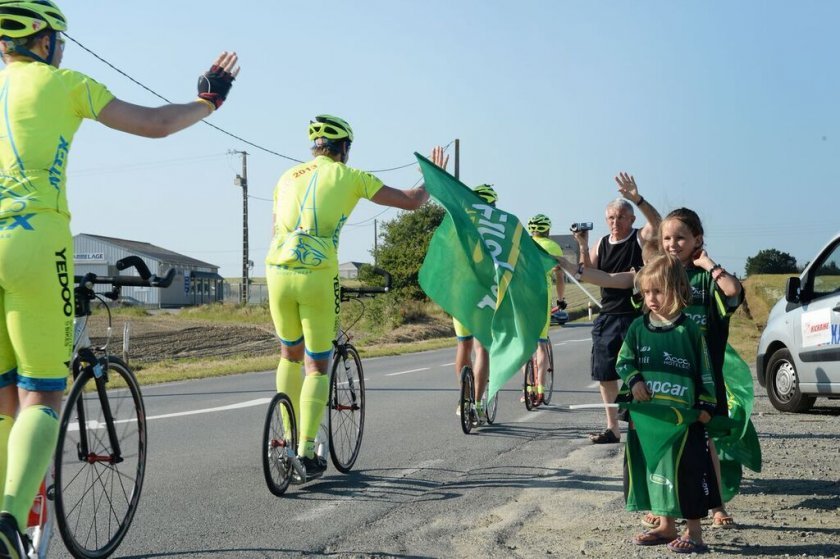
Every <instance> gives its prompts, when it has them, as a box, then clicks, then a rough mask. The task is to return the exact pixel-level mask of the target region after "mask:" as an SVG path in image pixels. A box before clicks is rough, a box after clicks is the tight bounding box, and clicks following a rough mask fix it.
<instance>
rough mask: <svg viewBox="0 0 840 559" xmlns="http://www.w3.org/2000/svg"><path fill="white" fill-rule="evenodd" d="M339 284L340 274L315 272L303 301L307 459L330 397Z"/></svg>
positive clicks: (302, 448)
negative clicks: (331, 361)
mask: <svg viewBox="0 0 840 559" xmlns="http://www.w3.org/2000/svg"><path fill="white" fill-rule="evenodd" d="M339 285H340V284H339V281H338V273H337V271H334V270H317V271H314V272H313V273H312V274H311V275H310V276H309V277H308V278H307V283H306V298H305V299H303V298H301V299H300V318H301V327H302V329H303V338H304V344H305V345H306V377H305V378H304V380H303V387H302V389H301V397H300V426H299V433H300V435H299V436H300V439H299V441H298V454H299V455H300V456H305V457H307V458H313V457H314V456H315V437H316V436H317V435H318V428H319V427H320V425H321V419H322V418H323V416H324V410H325V409H326V406H327V399H328V398H329V392H330V379H329V375H328V371H329V363H330V357H331V356H332V350H333V341H334V340H335V337H336V335H337V333H338V319H339V311H340V296H339Z"/></svg>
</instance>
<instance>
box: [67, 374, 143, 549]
mask: <svg viewBox="0 0 840 559" xmlns="http://www.w3.org/2000/svg"><path fill="white" fill-rule="evenodd" d="M116 380H120V381H122V383H124V384H125V385H126V387H127V388H122V387H121V386H115V384H122V383H116V382H115V381H116ZM94 387H95V388H94ZM114 442H116V443H117V444H116V448H115V445H114ZM145 471H146V411H145V409H144V407H143V397H142V395H141V394H140V386H139V385H138V384H137V380H136V379H135V378H134V374H133V373H132V372H131V370H130V369H129V368H128V365H126V364H125V363H124V362H123V361H122V360H120V359H118V358H116V357H108V371H107V373H106V374H104V375H102V376H101V377H100V378H99V379H96V378H94V374H93V371H92V369H91V368H87V369H85V370H83V371H82V372H81V373H80V374H79V376H78V377H77V379H76V380H75V382H74V385H73V389H72V390H71V391H70V395H69V396H68V397H67V401H66V403H65V408H64V412H63V413H62V414H61V423H60V427H59V433H58V446H57V448H56V453H55V516H56V522H57V524H58V529H59V531H60V532H61V537H62V539H63V540H64V544H65V545H66V546H67V550H68V551H70V553H71V554H72V555H73V556H74V557H77V558H79V559H92V558H101V557H108V556H109V555H111V554H112V553H113V552H114V551H115V550H116V549H117V547H118V546H119V545H120V542H121V541H122V539H123V538H124V537H125V534H126V532H128V528H129V526H130V525H131V520H132V518H134V513H135V512H136V511H137V504H138V502H139V500H140V493H141V491H142V489H143V476H144V474H145Z"/></svg>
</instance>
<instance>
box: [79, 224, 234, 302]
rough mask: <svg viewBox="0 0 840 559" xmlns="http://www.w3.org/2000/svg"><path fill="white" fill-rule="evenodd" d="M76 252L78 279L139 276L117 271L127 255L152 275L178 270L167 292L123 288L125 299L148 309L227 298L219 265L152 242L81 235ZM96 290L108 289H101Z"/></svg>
mask: <svg viewBox="0 0 840 559" xmlns="http://www.w3.org/2000/svg"><path fill="white" fill-rule="evenodd" d="M73 250H74V258H73V262H74V265H75V275H77V276H82V275H84V274H86V273H88V272H93V273H94V274H97V275H100V276H115V275H119V274H131V275H137V274H136V272H134V270H133V269H131V270H124V271H122V272H121V271H119V270H117V267H116V263H117V260H119V259H121V258H125V257H126V256H139V257H140V258H142V259H143V261H144V262H145V263H146V265H147V266H148V267H149V270H150V271H151V272H152V273H153V274H156V275H158V276H161V277H163V276H165V275H166V273H167V272H168V270H169V269H170V268H174V269H175V279H174V280H172V284H171V285H170V286H169V287H167V288H165V289H159V288H150V287H123V288H122V298H123V299H124V300H126V301H131V302H135V303H137V304H142V305H145V306H149V307H161V308H163V307H183V306H190V305H200V304H203V303H212V302H215V301H221V300H222V299H223V296H224V285H223V284H224V279H223V278H222V276H220V275H219V267H218V266H215V265H213V264H208V263H207V262H202V261H201V260H196V259H195V258H190V257H189V256H184V255H183V254H178V253H177V252H172V251H171V250H167V249H165V248H161V247H158V246H155V245H152V244H149V243H144V242H141V241H128V240H125V239H116V238H114V237H103V236H101V235H89V234H87V233H80V234H78V235H76V236H75V237H73ZM97 291H107V288H106V287H104V286H102V287H101V288H99V287H98V288H97Z"/></svg>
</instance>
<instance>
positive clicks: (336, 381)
mask: <svg viewBox="0 0 840 559" xmlns="http://www.w3.org/2000/svg"><path fill="white" fill-rule="evenodd" d="M373 271H374V272H375V273H376V274H378V275H381V276H382V277H383V278H384V279H385V285H384V286H381V287H345V286H341V287H340V288H339V298H340V300H341V301H342V302H344V301H351V300H352V301H355V302H357V303H358V304H359V305H361V311H360V312H359V315H358V316H357V317H356V318H355V319H354V320H353V321H352V322H351V323H350V325H349V326H348V327H347V328H344V329H341V328H339V331H338V335H337V336H336V339H335V340H333V348H334V351H333V356H332V364H331V366H330V391H329V396H328V398H327V411H328V413H325V414H324V415H325V421H326V425H324V423H322V424H321V428H320V429H319V436H318V437H317V438H316V440H315V443H316V448H317V449H318V455H319V456H321V457H324V458H325V457H326V453H327V448H328V449H329V450H328V451H329V455H330V459H331V461H332V463H333V466H335V468H336V469H337V470H338V471H339V472H342V473H345V474H346V473H348V472H349V471H350V470H351V469H352V468H353V465H354V464H355V463H356V460H357V459H358V457H359V452H360V450H361V446H362V435H363V434H364V427H365V377H364V371H363V369H362V359H361V357H360V356H359V352H358V350H357V349H356V347H355V346H354V345H353V343H352V342H351V336H350V334H349V331H350V329H351V328H352V327H353V326H354V325H355V324H356V323H357V322H358V321H359V320H361V318H362V316H364V312H365V311H364V303H363V302H362V300H361V298H362V297H365V296H369V297H373V296H375V295H377V294H381V293H387V292H388V291H389V290H390V289H391V275H390V274H389V273H388V272H386V271H385V270H382V269H381V268H374V269H373ZM297 441H298V433H297V423H296V421H295V414H294V408H293V406H292V402H291V400H290V399H289V397H288V396H287V395H286V394H284V393H282V392H279V393H277V394H275V395H274V397H273V398H272V399H271V402H270V403H269V405H268V412H267V413H266V417H265V423H264V424H263V436H262V441H261V447H260V454H261V455H262V463H263V475H264V477H265V482H266V485H267V486H268V489H269V491H271V492H272V493H273V494H274V495H277V496H278V497H279V496H281V495H283V493H285V492H286V489H287V488H288V486H289V484H290V483H291V482H292V480H293V477H295V479H297V480H298V481H299V482H300V483H304V482H305V481H306V471H305V469H304V468H303V466H302V465H301V464H300V461H299V460H298V457H297Z"/></svg>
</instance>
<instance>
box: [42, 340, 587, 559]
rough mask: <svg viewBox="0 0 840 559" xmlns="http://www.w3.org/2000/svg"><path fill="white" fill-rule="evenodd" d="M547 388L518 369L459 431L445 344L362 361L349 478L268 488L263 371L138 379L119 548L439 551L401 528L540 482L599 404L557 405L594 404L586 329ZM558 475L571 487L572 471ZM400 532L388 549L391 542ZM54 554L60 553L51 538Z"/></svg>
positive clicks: (440, 545)
mask: <svg viewBox="0 0 840 559" xmlns="http://www.w3.org/2000/svg"><path fill="white" fill-rule="evenodd" d="M551 338H552V343H553V344H554V354H555V364H556V373H555V393H554V399H553V402H552V405H551V406H548V407H545V408H541V409H539V410H538V411H534V412H528V411H526V410H525V407H524V404H521V403H520V402H519V395H520V392H519V388H520V383H521V375H517V376H516V377H515V378H514V379H511V381H510V382H509V383H508V384H507V386H506V387H505V389H504V390H503V391H502V392H501V393H500V400H499V411H498V415H497V419H496V424H495V425H492V426H486V427H481V428H479V429H477V430H474V431H473V434H472V435H470V436H466V435H464V434H463V433H462V432H461V428H460V424H459V419H458V418H457V417H456V415H455V413H454V412H455V405H456V401H457V398H458V396H457V394H458V393H457V390H456V381H455V372H454V365H453V361H454V349H445V350H437V351H430V352H424V353H415V354H408V355H403V356H398V357H383V358H371V359H365V360H364V368H365V380H366V385H367V392H366V395H367V415H366V420H365V432H364V441H363V445H362V452H361V456H360V457H359V460H358V462H357V463H356V465H355V467H354V470H353V471H352V472H351V473H350V474H346V475H345V474H341V473H339V472H337V471H336V470H335V469H333V468H332V466H331V465H330V467H329V469H328V470H327V472H326V474H325V475H324V477H322V478H320V479H318V480H315V481H313V482H310V483H309V484H307V485H304V486H291V487H290V488H289V490H288V491H287V493H286V494H285V495H284V496H283V497H275V496H274V495H272V494H271V493H269V491H268V489H267V488H266V486H265V481H264V479H263V474H262V466H261V461H260V460H261V458H260V448H261V445H260V438H261V430H262V425H263V420H264V415H265V412H266V407H267V406H266V403H267V401H268V399H269V398H270V397H271V396H272V395H273V387H274V371H265V372H255V373H249V374H245V375H237V376H230V377H222V378H213V379H206V380H196V381H189V382H180V383H172V384H165V385H155V386H148V387H145V388H144V389H143V393H144V397H145V402H146V413H147V416H148V429H149V453H148V464H147V473H146V481H145V487H144V490H143V496H142V499H141V501H140V507H139V510H138V513H137V516H136V517H135V519H134V523H133V525H132V527H131V530H130V531H129V533H128V535H127V537H126V539H125V540H124V542H123V544H122V546H121V547H120V548H119V549H118V551H117V553H116V555H115V556H117V557H178V558H199V557H213V558H223V557H224V558H228V557H231V558H246V557H247V558H252V557H283V556H289V557H292V556H300V555H303V554H315V555H330V554H333V555H339V556H354V555H355V554H358V555H359V556H365V555H369V554H376V553H379V552H381V551H382V550H386V549H387V550H389V551H388V552H387V553H388V555H389V556H395V555H396V556H406V557H408V556H411V557H442V556H446V555H447V542H446V540H447V538H446V533H445V532H446V527H445V525H444V526H443V527H442V532H441V537H440V538H439V539H436V540H435V541H429V540H426V541H416V542H415V541H413V540H412V538H411V533H412V530H414V529H416V528H417V527H418V526H423V525H428V524H429V523H432V522H440V520H441V519H442V518H447V517H453V515H454V516H456V517H457V516H465V515H470V514H471V511H474V510H475V509H476V508H478V507H485V506H491V505H494V504H495V505H497V504H503V503H505V502H507V501H510V500H512V499H516V496H517V494H518V493H519V492H520V491H523V490H524V489H526V488H534V487H540V486H541V484H544V483H547V481H548V480H550V481H551V482H552V484H553V486H554V487H556V486H557V483H558V479H557V476H558V475H564V474H560V473H557V472H556V471H553V470H549V469H547V468H546V464H548V463H549V462H551V461H552V460H554V459H556V458H557V457H558V456H562V455H564V454H566V453H568V452H570V443H571V442H572V441H578V442H579V441H580V439H581V437H583V436H585V433H586V432H587V431H589V430H594V429H596V428H599V427H601V426H602V425H603V411H598V410H593V411H583V412H581V411H574V412H571V411H568V409H567V408H568V404H570V403H596V402H599V401H600V398H599V396H598V391H597V385H595V384H594V383H593V382H592V381H591V380H590V378H589V352H590V347H591V344H590V325H589V324H588V323H585V324H579V323H576V324H573V325H569V326H566V327H563V328H554V329H552V332H551ZM560 482H561V485H562V483H569V484H574V483H576V480H575V479H574V477H573V476H571V475H569V477H568V479H565V480H560ZM396 538H399V539H400V544H399V546H398V547H399V548H400V549H401V551H400V552H399V553H395V552H394V543H393V542H394V541H395V539H396ZM51 551H52V552H53V553H51V556H56V557H66V556H68V554H67V552H66V550H65V549H64V546H63V543H62V542H61V538H60V536H58V535H56V537H55V539H54V540H53V543H52V548H51Z"/></svg>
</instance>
